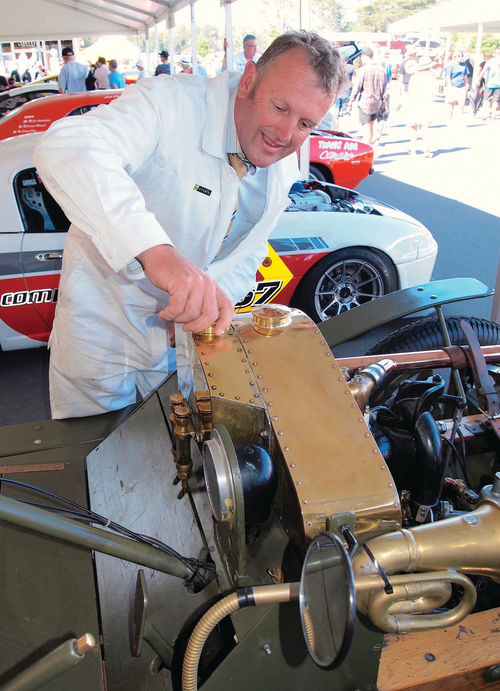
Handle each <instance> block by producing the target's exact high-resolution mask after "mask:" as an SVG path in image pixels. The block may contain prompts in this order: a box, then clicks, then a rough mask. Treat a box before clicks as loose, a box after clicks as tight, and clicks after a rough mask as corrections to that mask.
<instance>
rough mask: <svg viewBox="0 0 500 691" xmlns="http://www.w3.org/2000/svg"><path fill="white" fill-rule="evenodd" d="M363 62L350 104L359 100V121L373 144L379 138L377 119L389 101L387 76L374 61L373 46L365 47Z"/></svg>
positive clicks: (368, 140)
mask: <svg viewBox="0 0 500 691" xmlns="http://www.w3.org/2000/svg"><path fill="white" fill-rule="evenodd" d="M361 62H362V66H361V67H360V68H359V70H358V71H357V73H356V75H355V77H354V82H353V87H352V93H351V99H350V105H351V106H352V104H353V103H355V102H356V101H357V102H358V109H359V122H360V124H361V125H362V126H363V127H364V128H365V129H366V135H365V138H366V141H367V142H368V144H373V143H374V142H375V141H376V139H378V135H376V134H375V131H374V125H375V121H376V120H377V117H378V114H379V112H380V109H381V107H382V106H387V103H388V100H387V99H388V95H389V94H388V91H387V77H386V74H385V70H384V69H383V68H382V67H381V66H380V65H377V63H376V62H374V60H373V50H372V49H371V48H364V50H363V52H362V54H361Z"/></svg>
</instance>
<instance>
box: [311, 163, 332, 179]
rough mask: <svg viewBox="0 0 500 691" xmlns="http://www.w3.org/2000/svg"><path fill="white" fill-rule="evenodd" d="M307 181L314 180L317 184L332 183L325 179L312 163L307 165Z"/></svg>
mask: <svg viewBox="0 0 500 691" xmlns="http://www.w3.org/2000/svg"><path fill="white" fill-rule="evenodd" d="M309 180H316V181H317V182H333V179H332V178H330V179H327V177H326V175H325V174H324V173H323V171H322V170H321V168H319V167H318V166H316V165H314V163H310V164H309Z"/></svg>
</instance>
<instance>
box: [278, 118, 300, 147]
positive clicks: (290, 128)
mask: <svg viewBox="0 0 500 691" xmlns="http://www.w3.org/2000/svg"><path fill="white" fill-rule="evenodd" d="M295 127H296V122H295V120H294V118H293V117H291V116H284V117H282V118H280V121H279V123H278V125H277V127H276V134H277V135H278V137H279V139H280V141H279V143H280V144H281V145H282V146H283V145H284V144H290V142H291V140H292V137H293V134H294V132H295Z"/></svg>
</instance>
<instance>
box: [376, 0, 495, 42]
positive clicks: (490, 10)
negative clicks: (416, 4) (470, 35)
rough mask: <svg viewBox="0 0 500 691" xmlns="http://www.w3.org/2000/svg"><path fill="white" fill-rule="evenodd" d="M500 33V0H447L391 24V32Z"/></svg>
mask: <svg viewBox="0 0 500 691" xmlns="http://www.w3.org/2000/svg"><path fill="white" fill-rule="evenodd" d="M479 26H481V27H482V29H481V30H482V31H484V32H488V33H500V1H499V0H447V2H442V3H440V4H439V5H434V6H433V7H430V8H429V9H427V10H423V11H422V12H417V13H416V14H412V15H410V16H409V17H405V18H404V19H400V20H398V21H397V22H393V23H392V24H390V25H389V31H391V32H392V33H395V34H397V33H408V32H411V31H433V32H434V33H436V32H439V31H457V32H459V31H464V32H474V33H475V32H477V30H478V27H479Z"/></svg>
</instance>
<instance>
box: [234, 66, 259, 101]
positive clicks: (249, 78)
mask: <svg viewBox="0 0 500 691" xmlns="http://www.w3.org/2000/svg"><path fill="white" fill-rule="evenodd" d="M256 81H257V65H256V64H255V63H254V62H253V60H250V61H249V62H247V64H246V65H245V69H244V71H243V76H242V77H241V79H240V81H239V83H238V92H237V93H238V97H239V98H248V95H249V94H250V93H251V92H252V89H253V88H254V86H255V82H256Z"/></svg>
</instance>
